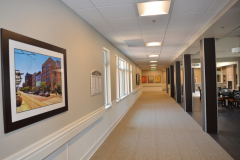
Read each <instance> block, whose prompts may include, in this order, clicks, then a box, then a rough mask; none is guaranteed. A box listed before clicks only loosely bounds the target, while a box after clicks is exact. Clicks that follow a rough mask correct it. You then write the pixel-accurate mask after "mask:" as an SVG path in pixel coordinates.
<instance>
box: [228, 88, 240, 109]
mask: <svg viewBox="0 0 240 160" xmlns="http://www.w3.org/2000/svg"><path fill="white" fill-rule="evenodd" d="M229 97H230V95H229ZM228 101H229V105H230V106H231V107H234V106H236V107H239V103H240V91H238V90H234V91H233V92H232V98H231V99H229V100H228ZM236 104H237V105H236Z"/></svg>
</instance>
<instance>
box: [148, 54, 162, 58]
mask: <svg viewBox="0 0 240 160" xmlns="http://www.w3.org/2000/svg"><path fill="white" fill-rule="evenodd" d="M148 57H159V55H154V54H152V55H148Z"/></svg>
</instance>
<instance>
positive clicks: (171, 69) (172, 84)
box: [170, 66, 175, 97]
mask: <svg viewBox="0 0 240 160" xmlns="http://www.w3.org/2000/svg"><path fill="white" fill-rule="evenodd" d="M170 89H171V97H174V93H175V91H174V67H173V66H170Z"/></svg>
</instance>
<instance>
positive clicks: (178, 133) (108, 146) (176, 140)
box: [91, 92, 232, 160]
mask: <svg viewBox="0 0 240 160" xmlns="http://www.w3.org/2000/svg"><path fill="white" fill-rule="evenodd" d="M130 159H131V160H148V159H149V160H159V159H163V160H168V159H174V160H175V159H181V160H183V159H184V160H186V159H191V160H198V159H205V160H214V159H218V160H220V159H222V160H228V159H229V160H230V159H232V158H231V156H230V155H228V153H227V152H226V151H225V150H224V149H223V148H222V147H221V146H220V145H219V144H218V143H217V142H215V141H214V140H213V139H212V137H211V136H209V135H208V134H207V133H205V132H203V130H202V128H201V126H199V125H198V124H197V122H196V121H194V119H192V117H191V116H189V115H188V114H187V113H186V112H184V110H183V109H182V108H181V106H179V105H178V104H177V103H176V102H175V100H174V99H172V98H171V97H170V96H169V95H168V94H166V93H165V92H143V94H142V95H141V97H140V98H139V99H138V100H137V101H136V102H135V104H134V105H133V106H132V108H131V109H130V110H129V111H128V113H127V114H126V115H125V116H124V117H123V119H122V120H121V121H120V122H119V124H118V125H117V126H116V127H115V129H114V130H113V131H112V133H111V134H110V135H109V136H108V138H107V139H106V140H105V141H104V142H103V144H102V145H101V146H100V147H99V149H98V150H97V151H96V152H95V154H94V155H93V156H92V157H91V160H130Z"/></svg>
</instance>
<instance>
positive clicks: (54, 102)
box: [1, 29, 68, 133]
mask: <svg viewBox="0 0 240 160" xmlns="http://www.w3.org/2000/svg"><path fill="white" fill-rule="evenodd" d="M1 45H2V51H1V52H2V88H3V90H2V92H3V93H2V95H3V115H4V132H5V133H8V132H11V131H14V130H17V129H19V128H22V127H24V126H27V125H30V124H33V123H36V122H38V121H41V120H43V119H46V118H49V117H52V116H54V115H57V114H60V113H62V112H65V111H67V110H68V98H67V66H66V50H65V49H62V48H59V47H56V46H53V45H51V44H48V43H45V42H42V41H39V40H36V39H33V38H30V37H26V36H23V35H20V34H18V33H14V32H11V31H8V30H5V29H1Z"/></svg>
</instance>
